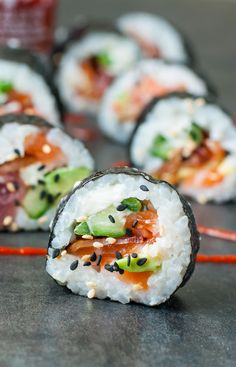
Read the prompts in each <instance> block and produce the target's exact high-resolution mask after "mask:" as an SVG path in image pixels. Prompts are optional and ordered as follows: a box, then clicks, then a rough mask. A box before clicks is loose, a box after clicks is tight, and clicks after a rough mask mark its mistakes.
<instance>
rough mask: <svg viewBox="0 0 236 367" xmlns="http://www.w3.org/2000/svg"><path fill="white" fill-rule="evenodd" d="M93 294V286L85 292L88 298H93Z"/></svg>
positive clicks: (94, 292)
mask: <svg viewBox="0 0 236 367" xmlns="http://www.w3.org/2000/svg"><path fill="white" fill-rule="evenodd" d="M95 294H96V291H95V289H94V288H92V289H90V290H89V291H88V294H87V297H88V298H90V299H91V298H94V297H95Z"/></svg>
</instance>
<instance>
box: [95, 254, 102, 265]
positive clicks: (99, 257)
mask: <svg viewBox="0 0 236 367" xmlns="http://www.w3.org/2000/svg"><path fill="white" fill-rule="evenodd" d="M101 261H102V255H99V256H98V260H97V263H96V264H97V266H99V265H100V263H101Z"/></svg>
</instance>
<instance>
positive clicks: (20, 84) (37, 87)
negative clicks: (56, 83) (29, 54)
mask: <svg viewBox="0 0 236 367" xmlns="http://www.w3.org/2000/svg"><path fill="white" fill-rule="evenodd" d="M0 81H6V82H10V83H12V84H13V87H14V89H15V90H16V91H17V92H20V93H26V94H29V95H30V96H31V98H32V101H33V105H34V107H35V109H36V110H37V111H38V113H39V114H40V115H41V116H42V117H44V118H46V119H47V120H48V121H49V122H50V123H51V124H52V125H55V126H60V125H61V122H60V118H59V114H58V111H57V107H56V101H55V98H54V96H53V95H52V93H51V91H50V89H49V87H48V86H47V84H46V82H45V81H44V79H43V77H42V76H41V75H40V74H37V73H36V72H35V71H34V70H32V69H31V68H30V67H29V66H27V65H25V64H22V63H17V62H13V61H7V60H0ZM1 102H3V101H0V103H1ZM16 107H17V106H16ZM14 112H15V111H14V106H13V105H12V104H11V106H10V109H9V111H8V113H14Z"/></svg>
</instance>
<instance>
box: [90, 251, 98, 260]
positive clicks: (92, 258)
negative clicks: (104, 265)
mask: <svg viewBox="0 0 236 367" xmlns="http://www.w3.org/2000/svg"><path fill="white" fill-rule="evenodd" d="M96 260H97V255H96V253H95V252H94V253H93V254H92V255H91V256H90V261H96Z"/></svg>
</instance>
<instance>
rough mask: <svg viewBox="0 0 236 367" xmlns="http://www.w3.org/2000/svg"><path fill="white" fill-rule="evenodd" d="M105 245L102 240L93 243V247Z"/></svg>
mask: <svg viewBox="0 0 236 367" xmlns="http://www.w3.org/2000/svg"><path fill="white" fill-rule="evenodd" d="M103 246H104V245H103V243H101V242H94V243H93V247H96V248H101V247H103Z"/></svg>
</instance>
